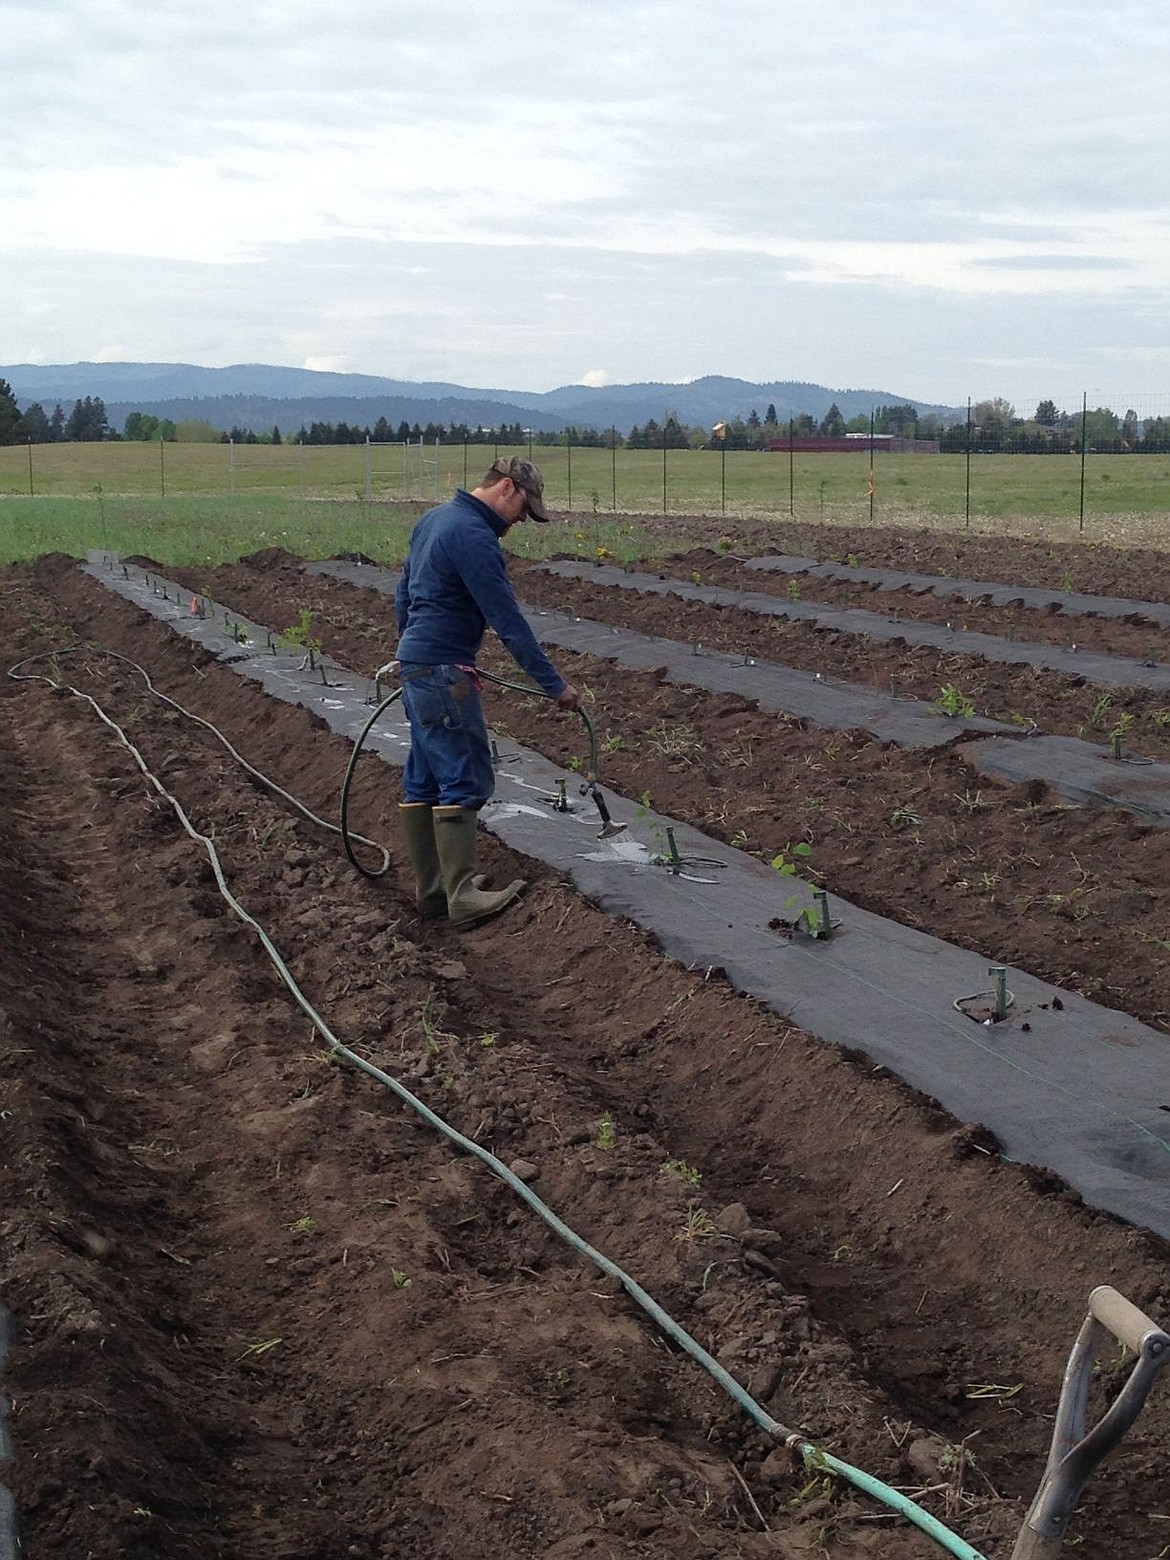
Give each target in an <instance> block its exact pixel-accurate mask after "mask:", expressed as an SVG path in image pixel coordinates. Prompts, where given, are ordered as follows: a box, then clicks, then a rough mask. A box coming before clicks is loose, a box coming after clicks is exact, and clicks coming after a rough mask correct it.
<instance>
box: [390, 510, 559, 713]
mask: <svg viewBox="0 0 1170 1560" xmlns="http://www.w3.org/2000/svg"><path fill="white" fill-rule="evenodd" d="M505 530H507V521H506V520H504V519H502V518H501V516H499V515H497V514H496V512H495V510H494V509H492V508H490V507H489V506H488V505H487V504H485V503H482V502H481V501H480V500H479V499H478V498H476V497H475V496H474V495H473V494H471V493H468V492H465V491H464V489H463V488H459V489H458V491H457V492H456V494H455V497H454V498H453V499H451V500H450V501H449V502H448V503H446V504H440V505H439V507H438V508H437V509H432V510H431V511H430V513H429V514H425V515H424V516H423V517H422V519H421V520H420V521H419V523H418V524H417V525H416V526H415V528H414V531H413V533H412V535H411V538H410V550H409V552H408V554H407V558H406V563H405V564H404V565H403V569H402V576H401V578H400V579H399V581H398V587H397V589H396V591H395V593H394V611H395V616H396V617H397V619H398V634H399V638H398V659H399V660H400V661H414V662H420V663H422V664H423V665H425V666H437V665H440V664H444V663H447V664H450V663H452V662H454V663H458V664H462V665H466V666H474V665H475V658H476V656H477V655H478V654H479V649H480V646H481V645H482V644H483V637H484V634H485V633H486V631H487V629H488V627H489V626H490V627H491V628H492V629H494V630H495V632H496V633H497V634H498V635H499V637H500V639H501V641H502V642H503V644H504V645H505V646H506V648H507V649H508V651H509V652H510V653H511V655H512V656H513V658H514V659H515V661H516V662H517V664H518V665H519V666H520V667H521V668H522V669H523V670H524V671H526V672H527V673H528V675H529V677H531V678H532V680H533V681H534V682H535V683H537V684H538V686H539V687H541V688H543V689H544V691H545V693H547V694H548V695H549V697H550V698H552V699H555V698H557V697H558V696H559V695H560V694H561V692H562V691H563V690H564V688H565V687H566V686H567V685H566V683H565V679H564V678H563V677H562V676H561V674H560V673H559V672H558V671H557V669H556V667H555V666H554V665H553V664H552V662H551V661H550V660H549V658H548V656H547V655H545V653H544V651H543V650H542V649H541V648H540V644H539V641H538V640H537V638H536V635H535V634H534V633H533V632H532V630H531V628H529V626H528V622H527V620H526V618H525V617H524V614H523V613H522V612H521V611H520V607H519V605H518V604H517V601H516V597H515V594H514V593H513V591H512V586H511V584H510V583H509V581H508V575H507V571H506V568H505V560H504V549H503V548H502V547H501V546H500V537H501V536H502V535H503V534H504V532H505Z"/></svg>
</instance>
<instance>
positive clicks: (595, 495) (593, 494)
mask: <svg viewBox="0 0 1170 1560" xmlns="http://www.w3.org/2000/svg"><path fill="white" fill-rule="evenodd" d="M589 502H590V504H591V505H592V507H593V518H594V519H595V520H596V519H597V517H598V515H599V514H600V513H601V494H600V493H599V492H598V491H597V489H596V488H592V489H591V490H590V493H589ZM584 539H585V538H584V537H581V538H579V540H581V541H584Z"/></svg>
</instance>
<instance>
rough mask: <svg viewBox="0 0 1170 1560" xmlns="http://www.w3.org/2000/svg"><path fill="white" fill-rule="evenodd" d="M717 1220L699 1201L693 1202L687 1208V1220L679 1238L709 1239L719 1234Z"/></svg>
mask: <svg viewBox="0 0 1170 1560" xmlns="http://www.w3.org/2000/svg"><path fill="white" fill-rule="evenodd" d="M718 1233H719V1231H718V1230H717V1229H716V1228H715V1221H714V1220H713V1219H712V1218H711V1215H710V1214H709V1213H707V1212H706V1210H705V1209H703V1208H700V1207H699V1205H698V1203H691V1205H690V1207H689V1208H688V1209H687V1222H686V1223H685V1224H684V1225H683V1227H682V1229H681V1230H680V1231H679V1233H678V1236H677V1237H676V1238H677V1239H678V1240H709V1239H710V1237H711V1236H712V1235H718Z"/></svg>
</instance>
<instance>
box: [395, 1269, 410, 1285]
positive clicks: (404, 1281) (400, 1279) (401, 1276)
mask: <svg viewBox="0 0 1170 1560" xmlns="http://www.w3.org/2000/svg"><path fill="white" fill-rule="evenodd" d="M390 1277H391V1279H392V1281H393V1283H394V1287H395V1289H409V1288H410V1279H409V1278H408V1277H407V1275H406V1274H405V1273H404V1272H403V1271H402V1269H401V1268H396V1267H392V1268H391V1269H390Z"/></svg>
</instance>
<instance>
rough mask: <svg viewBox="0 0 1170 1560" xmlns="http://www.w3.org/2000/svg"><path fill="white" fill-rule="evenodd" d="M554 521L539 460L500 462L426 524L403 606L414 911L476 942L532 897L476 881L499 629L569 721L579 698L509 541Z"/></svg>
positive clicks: (519, 885)
mask: <svg viewBox="0 0 1170 1560" xmlns="http://www.w3.org/2000/svg"><path fill="white" fill-rule="evenodd" d="M530 515H531V517H532V518H533V520H539V521H546V520H547V519H548V511H547V510H546V509H545V507H544V479H543V477H542V476H541V474H540V468H539V467H538V466H534V465H533V464H532V462H531V461H530V460H524V459H522V458H521V457H520V456H518V455H517V456H513V457H512V458H511V459H510V460H509V459H507V458H504V459H501V460H497V461H496V462H495V464H494V465H493V466H492V467H491V469H490V470H489V471H488V472H487V474H486V476H485V477H484V478H483V481H482V482H481V483H480V484H479V486H478V487H476V488H473V489H472V491H471V492H470V493H468V492H466V491H465V490H464V489H463V488H460V489H459V490H458V491H457V492H456V494H455V497H454V498H453V499H451V501H450V502H449V503H446V504H440V505H439V507H438V508H437V509H432V510H431V511H430V513H429V514H426V515H424V516H423V517H422V519H421V520H420V521H419V523H418V524H417V525H416V526H415V528H414V532H413V534H412V535H411V538H410V551H409V553H408V555H407V559H406V564H405V566H404V568H403V570H402V578H401V580H400V581H399V583H398V590H397V593H396V595H395V598H394V609H395V614H396V616H397V619H398V633H399V639H398V660H399V663H400V667H401V676H402V701H403V704H404V705H405V708H406V715H407V719H408V720H409V721H410V753H409V756H408V757H407V760H406V769H405V772H404V774H403V781H402V789H403V794H404V796H405V801H403V802H402V803H401V804H400V805H401V810H402V825H403V832H404V833H405V835H406V849H407V854H408V855H409V857H410V863H411V866H412V867H413V868H414V876H415V885H416V903H417V905H418V908H419V913H420V914H421V915H423V916H424V917H426V918H428V919H433V918H434V917H437V916H441V915H447V916H449V917H450V919H451V923H452V925H453V926H456V927H458V928H460V929H461V930H466V929H467V928H468V927H471V926H478V925H479V924H480V923H481V922H483V921H486V920H489V919H490V918H491V917H492V916H494V915H498V914H499V913H500V911H501V910H503V909H504V908H505V907H506V906H507V905H510V904H511V903H512V901H513V900H514V899H516V898H517V896H518V895H519V894H520V891H521V890H522V889H523V888H524V887H525V886H526V885H525V883H524V880H523V879H522V878H517V879H516V881H515V882H512V883H509V884H508V886H507V888H503V889H499V890H497V891H495V892H490V891H488V890H486V889H484V888H483V886H482V885H483V879H482V878H481V877H480V876H479V875H478V874H477V872H476V815H477V813H478V812H479V809H480V808H481V807H482V806H483V805H484V803H485V802H486V801H488V799H489V798H490V797H491V794H492V792H493V790H494V789H495V783H496V777H495V771H494V769H493V768H492V755H491V744H490V742H489V740H488V734H487V727H486V726H485V724H484V718H483V709H482V706H481V704H480V699H479V687H480V683H479V678H478V676H477V675H476V671H475V658H476V655H477V654H478V653H479V648H480V646H481V645H482V643H483V637H484V633H485V632H486V630H487V628H488V627H489V626H490V627H491V628H493V629H494V630H495V632H496V633H497V634H498V635H499V637H500V639H501V640H502V641H503V643H504V644H505V646H506V647H507V648H508V650H509V651H510V652H511V653H512V655H513V657H514V658H515V660H516V662H517V663H518V664H519V666H520V667H521V668H522V669H523V670H524V671H525V672H527V673H528V675H529V676H530V677H531V678H532V679H533V681H534V682H536V683H537V684H538V685H539V686H540V687H541V688H543V689H544V691H545V693H547V694H548V696H549V697H550V698H551V699H554V700H555V701H556V703H557V704H558V705H559V706H560V707H561V709H563V710H576V709H580V707H581V696H580V694H579V693H578V692H577V690H576V688H574V687H572V686H571V685H570V684H569V683H567V682H566V681H565V679H564V678H563V677H562V676H561V675H560V673H559V672H558V671H557V669H556V667H555V666H554V665H553V664H552V662H551V661H550V660H549V658H548V657H547V656H546V655H545V653H544V651H543V650H542V649H541V648H540V645H539V643H538V641H537V638H536V635H535V634H534V633H533V632H532V630H531V629H530V628H529V626H528V623H527V622H526V620H525V618H524V616H523V614H522V613H521V611H520V608H519V606H518V605H517V602H516V597H515V595H514V594H513V592H512V587H511V585H510V584H509V582H508V576H507V573H506V572H505V566H504V550H503V548H502V547H501V546H500V538H501V537H502V536H503V535H504V533H505V532H506V531H508V530H509V529H510V528H511V527H512V526H514V525H519V524H521V523H522V522H523V521H524V520H526V519H527V518H528V516H530Z"/></svg>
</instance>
